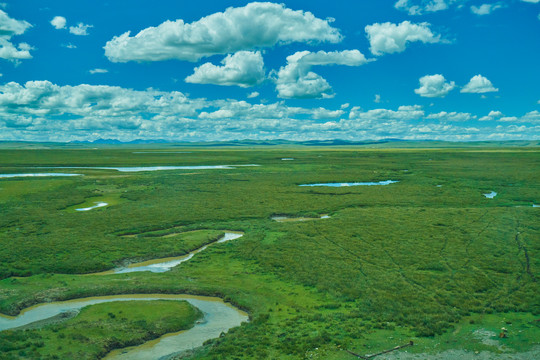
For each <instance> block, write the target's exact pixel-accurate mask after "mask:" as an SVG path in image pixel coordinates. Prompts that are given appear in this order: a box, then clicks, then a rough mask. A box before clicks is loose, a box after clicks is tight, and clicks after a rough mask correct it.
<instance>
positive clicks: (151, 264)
mask: <svg viewBox="0 0 540 360" xmlns="http://www.w3.org/2000/svg"><path fill="white" fill-rule="evenodd" d="M242 236H244V234H243V233H240V232H226V233H225V234H224V235H223V236H222V237H221V238H220V239H219V240H217V241H214V242H213V243H210V244H207V245H204V246H201V247H200V248H198V249H195V250H193V251H192V252H190V253H189V254H186V255H182V256H176V257H168V258H163V259H154V260H148V261H144V262H140V263H134V264H130V265H129V266H126V267H120V268H116V269H112V270H108V271H103V272H99V273H94V274H89V275H111V274H124V273H131V272H138V271H151V272H153V273H162V272H165V271H169V270H171V269H172V268H173V267H175V266H178V265H180V264H181V263H183V262H186V261H188V260H190V259H191V258H192V257H193V256H195V254H198V253H200V252H201V251H204V250H206V248H208V247H209V246H211V245H213V244H219V243H223V242H226V241H230V240H234V239H238V238H241V237H242Z"/></svg>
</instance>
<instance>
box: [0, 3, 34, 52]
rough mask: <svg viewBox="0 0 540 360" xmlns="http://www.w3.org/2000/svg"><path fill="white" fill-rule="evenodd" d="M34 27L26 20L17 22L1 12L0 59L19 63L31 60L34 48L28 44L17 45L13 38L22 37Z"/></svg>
mask: <svg viewBox="0 0 540 360" xmlns="http://www.w3.org/2000/svg"><path fill="white" fill-rule="evenodd" d="M31 27H32V25H31V24H30V23H29V22H27V21H24V20H16V19H12V18H10V17H9V15H8V14H7V13H6V12H5V11H3V10H0V58H2V59H6V60H11V61H14V62H17V61H19V60H23V59H31V58H32V55H31V54H30V50H32V49H33V48H32V47H31V46H30V45H28V44H27V43H19V44H18V45H15V44H13V43H12V42H11V38H12V37H13V36H16V35H22V34H24V33H25V32H26V30H28V29H29V28H31Z"/></svg>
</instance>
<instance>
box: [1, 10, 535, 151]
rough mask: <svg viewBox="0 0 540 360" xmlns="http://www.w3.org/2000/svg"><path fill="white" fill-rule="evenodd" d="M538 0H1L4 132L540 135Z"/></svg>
mask: <svg viewBox="0 0 540 360" xmlns="http://www.w3.org/2000/svg"><path fill="white" fill-rule="evenodd" d="M539 35H540V0H508V1H487V0H482V1H474V0H470V1H468V0H388V1H385V0H382V1H345V0H334V1H321V0H311V1H305V0H296V1H282V2H276V3H274V2H249V1H217V0H216V1H198V2H194V3H191V2H188V1H178V0H174V1H156V2H151V3H150V2H148V1H142V0H131V1H125V0H114V1H86V0H81V1H63V0H50V1H47V2H43V1H40V0H13V1H7V2H6V1H4V2H1V1H0V73H1V74H2V76H1V77H0V140H33V141H71V140H96V139H99V138H107V139H120V140H123V141H130V140H134V139H166V140H176V141H186V140H187V141H201V140H231V139H248V138H249V139H278V138H281V139H289V140H306V139H336V138H338V139H347V140H366V139H382V138H401V139H410V140H414V139H440V140H451V141H460V140H465V141H469V140H509V139H540V111H539V110H540V86H539V82H540V70H539V66H538V63H539V59H540V40H539V39H540V36H539Z"/></svg>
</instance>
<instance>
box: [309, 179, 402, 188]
mask: <svg viewBox="0 0 540 360" xmlns="http://www.w3.org/2000/svg"><path fill="white" fill-rule="evenodd" d="M397 182H399V181H394V180H384V181H379V182H349V183H319V184H302V185H298V186H330V187H346V186H376V185H390V184H394V183H397Z"/></svg>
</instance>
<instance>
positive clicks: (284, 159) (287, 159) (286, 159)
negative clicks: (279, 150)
mask: <svg viewBox="0 0 540 360" xmlns="http://www.w3.org/2000/svg"><path fill="white" fill-rule="evenodd" d="M281 160H283V161H292V160H294V158H281Z"/></svg>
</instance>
